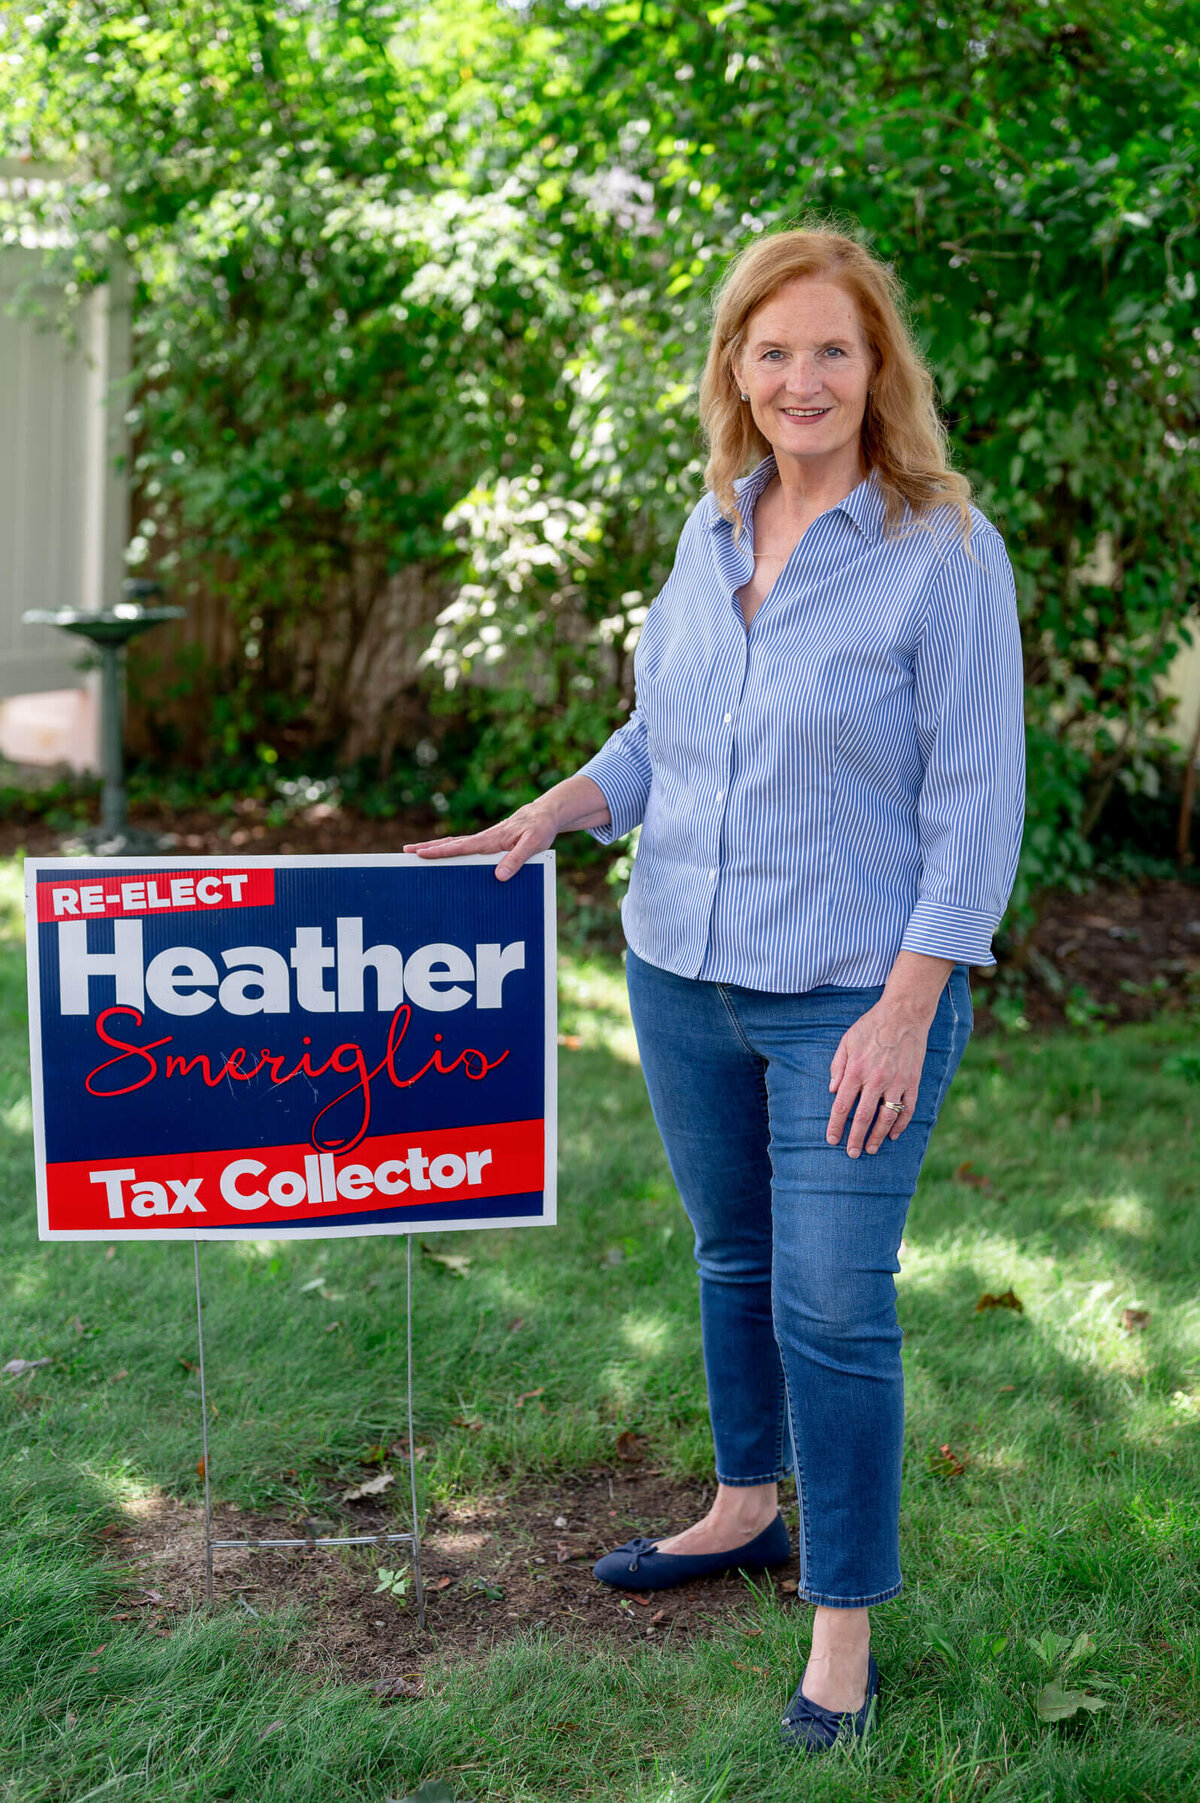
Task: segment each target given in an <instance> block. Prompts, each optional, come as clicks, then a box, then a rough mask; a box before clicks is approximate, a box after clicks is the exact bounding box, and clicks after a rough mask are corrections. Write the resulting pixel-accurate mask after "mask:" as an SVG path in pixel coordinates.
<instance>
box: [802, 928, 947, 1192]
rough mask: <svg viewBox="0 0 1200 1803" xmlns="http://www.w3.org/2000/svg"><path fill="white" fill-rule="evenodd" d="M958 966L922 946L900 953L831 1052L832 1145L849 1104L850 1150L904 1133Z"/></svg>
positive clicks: (875, 1147)
mask: <svg viewBox="0 0 1200 1803" xmlns="http://www.w3.org/2000/svg"><path fill="white" fill-rule="evenodd" d="M953 968H954V961H953V959H951V958H931V957H927V956H926V955H925V954H924V953H923V952H899V953H898V954H897V957H896V962H895V964H894V965H893V966H892V971H891V975H890V976H889V977H888V980H887V985H886V987H885V988H884V992H883V994H882V995H881V996H880V998H879V1000H878V1001H877V1002H876V1004H875V1006H874V1007H873V1008H868V1009H867V1012H866V1013H865V1014H862V1015H860V1016H859V1018H858V1019H857V1020H856V1021H855V1023H854V1025H853V1026H852V1027H848V1028H847V1029H846V1031H845V1033H843V1035H842V1038H841V1043H840V1044H839V1046H838V1049H837V1051H836V1052H835V1053H834V1054H833V1059H832V1062H831V1063H830V1066H829V1087H830V1089H831V1090H836V1091H837V1094H836V1096H835V1097H834V1103H833V1107H832V1109H831V1110H830V1113H829V1126H828V1127H827V1129H826V1132H825V1138H826V1141H827V1142H828V1144H829V1145H831V1146H836V1145H840V1144H841V1139H842V1132H843V1130H844V1128H845V1125H846V1120H847V1117H848V1116H849V1114H850V1112H851V1110H852V1109H854V1119H853V1121H852V1122H851V1125H850V1138H849V1140H848V1141H847V1144H846V1151H847V1152H848V1153H849V1155H850V1157H851V1158H857V1157H858V1156H859V1154H860V1152H861V1151H862V1149H863V1142H864V1140H865V1141H866V1147H867V1151H868V1152H878V1150H879V1148H880V1146H881V1145H882V1144H883V1142H884V1140H885V1139H899V1137H900V1135H901V1134H902V1133H903V1132H904V1129H905V1128H906V1127H907V1126H908V1123H909V1121H911V1120H912V1117H913V1112H914V1110H915V1108H916V1106H917V1091H918V1090H919V1088H920V1085H921V1071H922V1070H923V1068H924V1065H925V1047H926V1044H927V1042H928V1039H929V1029H930V1026H931V1025H932V1023H933V1017H934V1015H935V1014H936V1013H937V1005H938V998H939V997H940V995H941V993H942V990H943V989H944V988H945V986H946V979H947V977H948V976H949V975H950V972H951V971H952V970H953ZM856 1100H857V1102H858V1107H857V1108H855V1107H854V1104H855V1101H856ZM883 1102H902V1103H903V1104H904V1106H903V1107H902V1108H901V1110H900V1111H899V1112H897V1111H896V1110H895V1109H893V1108H884V1107H881V1106H880V1104H881V1103H883ZM877 1115H878V1118H876V1116H877ZM872 1123H874V1124H873V1125H872ZM868 1132H869V1134H870V1137H869V1138H868V1137H867V1136H868Z"/></svg>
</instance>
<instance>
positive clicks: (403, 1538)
mask: <svg viewBox="0 0 1200 1803" xmlns="http://www.w3.org/2000/svg"><path fill="white" fill-rule="evenodd" d="M405 1240H406V1254H405V1269H404V1278H405V1282H404V1325H405V1341H406V1347H407V1359H406V1363H407V1373H406V1374H407V1378H408V1476H409V1495H410V1500H411V1503H412V1531H411V1532H410V1533H405V1534H389V1533H385V1532H383V1531H382V1530H381V1531H380V1532H379V1533H378V1534H310V1535H305V1536H304V1538H303V1539H300V1540H259V1539H242V1540H214V1539H213V1532H212V1480H211V1477H210V1474H209V1462H208V1390H207V1386H206V1384H205V1376H204V1304H203V1302H202V1300H201V1296H200V1242H199V1240H193V1241H192V1251H193V1254H194V1258H195V1266H196V1340H197V1344H198V1345H199V1348H200V1423H201V1439H202V1442H203V1453H204V1596H205V1600H206V1601H207V1602H210V1603H211V1602H212V1600H213V1552H214V1550H215V1548H217V1547H218V1546H221V1547H238V1546H251V1547H254V1546H291V1547H308V1548H312V1547H315V1546H377V1547H378V1548H379V1549H380V1551H381V1552H382V1551H383V1550H385V1549H386V1548H387V1547H389V1546H396V1545H400V1546H408V1547H411V1549H412V1566H413V1587H414V1589H415V1591H416V1598H417V1625H418V1626H419V1627H420V1628H422V1629H424V1626H425V1584H424V1580H423V1578H422V1576H421V1528H420V1519H419V1517H418V1514H417V1459H416V1438H415V1435H414V1432H413V1326H412V1235H411V1233H409V1234H406V1235H405Z"/></svg>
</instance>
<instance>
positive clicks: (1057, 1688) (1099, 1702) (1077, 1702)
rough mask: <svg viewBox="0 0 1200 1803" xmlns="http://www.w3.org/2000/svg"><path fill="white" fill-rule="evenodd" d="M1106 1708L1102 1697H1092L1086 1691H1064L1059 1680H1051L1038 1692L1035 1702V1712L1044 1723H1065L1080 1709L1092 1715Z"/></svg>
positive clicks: (1106, 1705)
mask: <svg viewBox="0 0 1200 1803" xmlns="http://www.w3.org/2000/svg"><path fill="white" fill-rule="evenodd" d="M1107 1708H1108V1704H1107V1703H1106V1702H1105V1700H1104V1698H1103V1697H1094V1696H1092V1695H1091V1694H1090V1693H1089V1692H1088V1691H1086V1690H1064V1689H1063V1687H1062V1681H1061V1679H1059V1678H1052V1679H1051V1681H1050V1683H1049V1684H1047V1685H1045V1686H1044V1687H1043V1689H1042V1690H1041V1691H1040V1692H1039V1694H1038V1700H1037V1712H1038V1714H1039V1715H1040V1716H1041V1718H1042V1720H1043V1721H1044V1722H1062V1721H1065V1720H1066V1718H1067V1717H1068V1716H1069V1715H1074V1714H1075V1713H1076V1712H1077V1711H1078V1710H1080V1709H1087V1710H1090V1711H1091V1713H1092V1714H1093V1715H1094V1714H1095V1712H1096V1710H1097V1709H1107Z"/></svg>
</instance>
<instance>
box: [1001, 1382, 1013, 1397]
mask: <svg viewBox="0 0 1200 1803" xmlns="http://www.w3.org/2000/svg"><path fill="white" fill-rule="evenodd" d="M1016 1387H1017V1386H1016V1384H1001V1385H1000V1391H999V1394H1000V1395H1001V1396H1004V1395H1007V1394H1008V1393H1010V1392H1011V1391H1013V1390H1015V1389H1016Z"/></svg>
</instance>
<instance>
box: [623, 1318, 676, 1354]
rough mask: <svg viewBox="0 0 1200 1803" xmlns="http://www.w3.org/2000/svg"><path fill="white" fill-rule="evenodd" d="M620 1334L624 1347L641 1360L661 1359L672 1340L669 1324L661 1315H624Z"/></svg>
mask: <svg viewBox="0 0 1200 1803" xmlns="http://www.w3.org/2000/svg"><path fill="white" fill-rule="evenodd" d="M621 1334H622V1337H623V1338H624V1340H625V1343H626V1345H628V1346H629V1347H630V1348H631V1349H632V1350H633V1351H634V1352H636V1353H638V1354H639V1355H640V1356H641V1357H642V1358H643V1359H647V1358H659V1357H661V1355H662V1354H663V1353H664V1352H665V1351H666V1349H667V1347H668V1346H669V1345H670V1342H671V1338H672V1331H671V1324H670V1322H669V1321H667V1320H666V1318H665V1317H664V1316H662V1315H626V1316H625V1317H624V1319H623V1320H622V1322H621Z"/></svg>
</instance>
